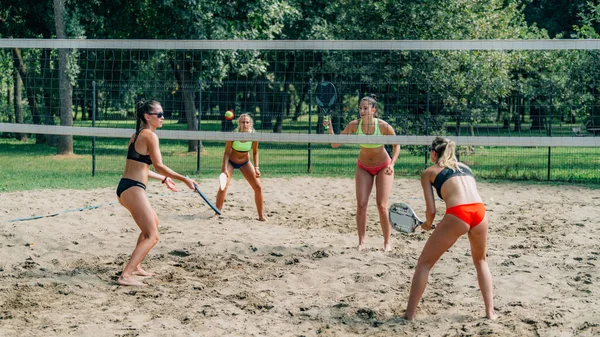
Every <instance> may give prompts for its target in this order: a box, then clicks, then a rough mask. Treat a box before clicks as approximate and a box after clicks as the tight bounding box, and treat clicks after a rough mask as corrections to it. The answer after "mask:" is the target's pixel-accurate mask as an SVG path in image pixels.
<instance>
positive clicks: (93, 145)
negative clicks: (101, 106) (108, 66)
mask: <svg viewBox="0 0 600 337" xmlns="http://www.w3.org/2000/svg"><path fill="white" fill-rule="evenodd" d="M82 111H83V110H82ZM83 113H84V112H82V114H83ZM95 126H96V81H92V127H95ZM94 176H96V136H93V137H92V177H94Z"/></svg>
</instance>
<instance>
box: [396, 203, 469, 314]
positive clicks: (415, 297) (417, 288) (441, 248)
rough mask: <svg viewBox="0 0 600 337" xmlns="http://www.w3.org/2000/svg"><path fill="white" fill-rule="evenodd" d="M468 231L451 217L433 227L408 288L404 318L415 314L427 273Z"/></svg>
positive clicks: (464, 224) (448, 216)
mask: <svg viewBox="0 0 600 337" xmlns="http://www.w3.org/2000/svg"><path fill="white" fill-rule="evenodd" d="M468 231H469V225H467V224H466V223H465V222H464V221H462V220H460V219H458V218H457V217H455V216H453V215H448V214H447V215H444V218H443V219H442V221H440V223H439V224H438V225H437V226H436V227H435V230H434V231H433V233H432V234H431V236H430V237H429V239H428V240H427V243H425V247H423V252H421V256H420V257H419V261H418V262H417V267H416V268H415V274H414V275H413V279H412V284H411V286H410V295H409V297H408V304H407V306H406V313H405V314H404V318H406V319H408V320H412V319H414V318H415V314H416V312H417V305H418V304H419V301H420V300H421V296H423V292H424V291H425V287H426V286H427V280H428V279H429V271H430V270H431V268H433V265H434V264H435V263H436V262H437V260H439V258H440V257H441V256H442V254H444V252H445V251H446V250H448V249H449V248H450V247H452V245H453V244H454V243H455V242H456V240H457V239H458V238H459V237H460V236H461V235H463V234H465V233H467V232H468Z"/></svg>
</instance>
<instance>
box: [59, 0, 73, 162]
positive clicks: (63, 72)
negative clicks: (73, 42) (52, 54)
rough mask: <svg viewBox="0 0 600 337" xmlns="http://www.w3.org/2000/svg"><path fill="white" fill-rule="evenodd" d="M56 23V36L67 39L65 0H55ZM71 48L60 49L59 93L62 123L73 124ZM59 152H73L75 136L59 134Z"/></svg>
mask: <svg viewBox="0 0 600 337" xmlns="http://www.w3.org/2000/svg"><path fill="white" fill-rule="evenodd" d="M54 25H55V27H56V37H57V38H59V39H66V38H67V34H66V33H65V2H64V0H54ZM68 62H69V50H68V49H59V50H58V87H59V88H58V94H59V97H60V125H61V126H72V125H73V111H72V105H73V88H72V86H71V80H70V79H69V73H68ZM56 150H57V154H73V136H72V135H69V136H58V145H57V149H56Z"/></svg>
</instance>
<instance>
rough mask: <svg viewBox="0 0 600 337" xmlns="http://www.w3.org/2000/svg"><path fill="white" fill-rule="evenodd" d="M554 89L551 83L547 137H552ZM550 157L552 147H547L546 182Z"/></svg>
mask: <svg viewBox="0 0 600 337" xmlns="http://www.w3.org/2000/svg"><path fill="white" fill-rule="evenodd" d="M553 91H554V88H553V83H552V82H550V107H549V108H548V114H549V116H548V137H552V113H553V107H552V105H553V104H552V98H553V96H554V93H553ZM551 155H552V147H550V146H548V178H547V179H548V181H550V161H551Z"/></svg>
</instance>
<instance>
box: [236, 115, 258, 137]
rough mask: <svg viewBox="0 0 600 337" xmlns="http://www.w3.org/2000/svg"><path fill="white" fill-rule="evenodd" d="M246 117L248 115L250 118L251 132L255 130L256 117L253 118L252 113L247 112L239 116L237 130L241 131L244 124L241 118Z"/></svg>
mask: <svg viewBox="0 0 600 337" xmlns="http://www.w3.org/2000/svg"><path fill="white" fill-rule="evenodd" d="M244 117H248V119H249V120H250V131H248V132H250V133H252V132H254V119H252V117H250V114H247V113H244V114H241V115H240V117H238V119H237V123H238V127H237V132H240V131H241V128H242V124H241V123H240V120H241V119H242V118H244Z"/></svg>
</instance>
